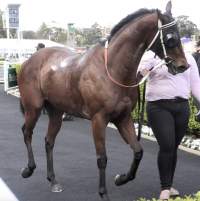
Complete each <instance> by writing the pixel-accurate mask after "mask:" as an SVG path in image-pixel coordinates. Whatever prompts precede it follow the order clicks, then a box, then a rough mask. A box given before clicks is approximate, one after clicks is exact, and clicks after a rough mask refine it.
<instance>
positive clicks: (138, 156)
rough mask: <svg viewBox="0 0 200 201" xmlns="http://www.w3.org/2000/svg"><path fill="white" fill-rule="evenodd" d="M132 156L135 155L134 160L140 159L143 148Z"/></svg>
mask: <svg viewBox="0 0 200 201" xmlns="http://www.w3.org/2000/svg"><path fill="white" fill-rule="evenodd" d="M134 157H135V159H136V160H141V159H142V157H143V150H142V149H141V150H140V151H138V152H135V153H134Z"/></svg>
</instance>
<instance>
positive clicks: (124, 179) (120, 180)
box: [115, 174, 129, 186]
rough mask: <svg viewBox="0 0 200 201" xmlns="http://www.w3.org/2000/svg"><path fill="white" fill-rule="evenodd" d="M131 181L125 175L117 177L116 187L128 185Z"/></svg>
mask: <svg viewBox="0 0 200 201" xmlns="http://www.w3.org/2000/svg"><path fill="white" fill-rule="evenodd" d="M128 181H129V179H128V178H127V176H126V175H125V174H122V175H119V174H118V175H116V176H115V185H116V186H121V185H123V184H126V183H127V182H128Z"/></svg>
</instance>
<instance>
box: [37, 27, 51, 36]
mask: <svg viewBox="0 0 200 201" xmlns="http://www.w3.org/2000/svg"><path fill="white" fill-rule="evenodd" d="M50 34H51V29H50V28H49V27H48V26H47V25H46V24H45V23H42V25H41V26H40V28H39V30H38V31H37V37H38V38H40V39H49V38H50Z"/></svg>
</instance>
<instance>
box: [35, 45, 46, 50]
mask: <svg viewBox="0 0 200 201" xmlns="http://www.w3.org/2000/svg"><path fill="white" fill-rule="evenodd" d="M42 48H45V44H43V43H38V45H37V47H36V50H37V51H38V50H40V49H42Z"/></svg>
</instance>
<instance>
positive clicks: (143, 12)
mask: <svg viewBox="0 0 200 201" xmlns="http://www.w3.org/2000/svg"><path fill="white" fill-rule="evenodd" d="M156 10H157V9H151V10H149V9H145V8H141V9H139V10H138V11H136V12H134V13H132V14H130V15H128V16H126V17H125V18H123V19H122V20H121V21H120V22H119V23H118V24H116V25H115V26H114V27H113V28H112V30H111V32H110V36H109V37H108V40H109V41H110V40H111V38H112V37H113V36H114V35H115V34H116V33H117V32H118V31H119V30H120V29H121V28H122V27H123V26H124V25H126V24H128V23H129V22H130V21H132V20H135V19H137V18H138V17H141V16H143V15H146V14H151V13H153V12H155V11H156ZM159 12H160V11H159Z"/></svg>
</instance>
